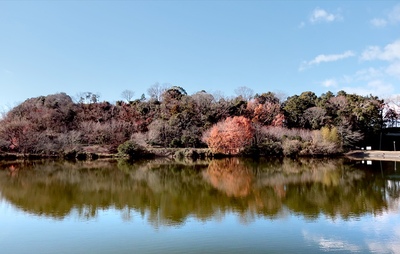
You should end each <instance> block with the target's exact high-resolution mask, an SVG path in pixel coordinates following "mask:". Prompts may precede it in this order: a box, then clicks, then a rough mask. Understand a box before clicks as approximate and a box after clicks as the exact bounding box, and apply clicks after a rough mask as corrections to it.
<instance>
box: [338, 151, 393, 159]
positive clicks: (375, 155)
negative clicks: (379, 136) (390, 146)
mask: <svg viewBox="0 0 400 254" xmlns="http://www.w3.org/2000/svg"><path fill="white" fill-rule="evenodd" d="M345 155H346V157H348V158H350V159H353V160H379V161H400V151H381V150H355V151H351V152H348V153H346V154H345Z"/></svg>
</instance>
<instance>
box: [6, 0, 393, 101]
mask: <svg viewBox="0 0 400 254" xmlns="http://www.w3.org/2000/svg"><path fill="white" fill-rule="evenodd" d="M399 81H400V3H399V2H398V1H0V109H1V107H3V109H4V108H6V109H7V108H9V107H13V106H15V105H16V103H20V102H22V101H24V100H25V99H27V98H31V97H36V96H40V95H48V94H52V93H57V92H66V93H67V94H69V95H71V96H76V95H77V94H78V93H81V92H87V91H89V92H94V93H98V94H100V100H107V101H110V102H114V101H116V100H121V99H122V98H121V92H122V91H123V90H125V89H129V90H132V91H134V92H135V98H139V97H140V96H141V94H142V93H146V90H147V88H148V87H150V86H151V85H152V84H154V83H156V82H159V83H161V84H162V83H170V84H172V85H176V86H181V87H183V88H184V89H186V91H187V92H188V93H189V94H192V93H195V92H197V91H199V90H206V91H208V92H215V91H222V92H223V93H224V94H225V95H226V96H230V95H233V94H234V90H235V88H237V87H240V86H247V87H249V88H251V89H253V90H254V91H255V92H258V93H262V92H267V91H272V92H280V93H284V94H286V95H293V94H300V93H301V92H304V91H313V92H315V93H316V94H317V95H320V94H322V93H325V92H327V91H332V92H337V91H339V90H345V91H347V92H349V93H358V94H363V95H366V94H370V93H372V94H373V95H378V96H380V97H382V98H385V97H387V96H389V95H393V94H400V85H399Z"/></svg>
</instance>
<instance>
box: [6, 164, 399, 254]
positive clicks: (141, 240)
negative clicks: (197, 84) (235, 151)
mask: <svg viewBox="0 0 400 254" xmlns="http://www.w3.org/2000/svg"><path fill="white" fill-rule="evenodd" d="M398 164H400V163H397V164H396V163H395V162H373V163H372V164H371V165H370V163H366V162H365V163H362V162H354V161H353V162H351V161H347V160H341V159H338V160H315V159H299V160H290V159H285V160H276V161H275V160H273V161H252V160H240V159H237V158H232V159H223V160H213V161H197V162H171V161H163V160H154V161H146V162H138V163H133V164H132V163H127V162H124V161H119V162H115V161H93V162H78V163H72V162H66V161H43V162H42V161H39V162H38V161H35V162H25V163H23V162H21V163H10V162H8V163H5V162H4V163H2V164H0V253H324V252H336V253H349V252H355V253H400V199H399V196H400V165H398Z"/></svg>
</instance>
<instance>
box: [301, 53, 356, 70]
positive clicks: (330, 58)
mask: <svg viewBox="0 0 400 254" xmlns="http://www.w3.org/2000/svg"><path fill="white" fill-rule="evenodd" d="M355 55H356V54H355V53H354V52H353V51H351V50H348V51H346V52H344V53H342V54H331V55H325V54H321V55H318V56H316V57H315V58H314V59H312V60H310V61H304V62H303V63H302V64H301V65H300V67H299V70H300V71H302V70H305V69H307V68H309V67H311V66H313V65H319V64H320V63H327V62H336V61H339V60H342V59H345V58H349V57H353V56H355Z"/></svg>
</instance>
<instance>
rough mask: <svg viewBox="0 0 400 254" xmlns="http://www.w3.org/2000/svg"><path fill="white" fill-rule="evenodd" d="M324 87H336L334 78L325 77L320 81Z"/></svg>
mask: <svg viewBox="0 0 400 254" xmlns="http://www.w3.org/2000/svg"><path fill="white" fill-rule="evenodd" d="M322 85H323V86H324V87H337V85H338V83H337V81H336V80H335V79H327V80H324V81H322Z"/></svg>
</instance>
